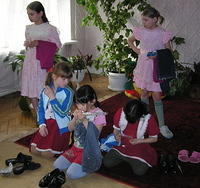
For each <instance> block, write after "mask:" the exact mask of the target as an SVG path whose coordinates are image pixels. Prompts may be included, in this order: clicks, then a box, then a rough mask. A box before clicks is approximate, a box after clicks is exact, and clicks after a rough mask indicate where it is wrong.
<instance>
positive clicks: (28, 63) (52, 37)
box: [21, 23, 61, 98]
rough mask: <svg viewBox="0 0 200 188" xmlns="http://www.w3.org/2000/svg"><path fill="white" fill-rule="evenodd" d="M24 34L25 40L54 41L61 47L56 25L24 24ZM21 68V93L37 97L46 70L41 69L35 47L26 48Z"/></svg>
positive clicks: (42, 85)
mask: <svg viewBox="0 0 200 188" xmlns="http://www.w3.org/2000/svg"><path fill="white" fill-rule="evenodd" d="M25 36H26V40H27V41H29V40H30V41H33V40H41V41H48V42H52V43H55V44H56V46H57V48H60V47H61V42H60V40H59V35H58V32H57V29H56V27H54V26H52V25H51V24H49V23H43V24H39V25H35V24H32V25H28V26H26V31H25ZM25 55H26V57H25V60H24V63H23V69H22V83H21V95H22V96H27V97H29V98H39V94H40V91H41V90H42V89H43V88H44V83H45V79H46V75H47V72H46V70H45V69H41V66H40V61H39V60H38V59H37V58H36V48H35V47H34V48H28V49H27V50H26V54H25Z"/></svg>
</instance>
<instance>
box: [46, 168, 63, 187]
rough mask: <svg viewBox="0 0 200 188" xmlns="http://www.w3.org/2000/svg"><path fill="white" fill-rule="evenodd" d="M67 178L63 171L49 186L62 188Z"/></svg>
mask: <svg viewBox="0 0 200 188" xmlns="http://www.w3.org/2000/svg"><path fill="white" fill-rule="evenodd" d="M65 180H66V177H65V173H64V172H63V171H62V172H60V173H59V174H58V175H57V176H55V177H54V178H53V179H52V180H51V183H50V184H49V185H48V188H60V187H61V186H62V185H63V184H64V183H65Z"/></svg>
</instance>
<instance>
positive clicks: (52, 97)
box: [30, 63, 73, 158]
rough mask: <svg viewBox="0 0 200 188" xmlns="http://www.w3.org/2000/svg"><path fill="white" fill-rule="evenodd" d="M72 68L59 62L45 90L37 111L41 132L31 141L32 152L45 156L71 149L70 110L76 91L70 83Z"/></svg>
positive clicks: (49, 75) (48, 79)
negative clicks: (69, 145) (69, 85)
mask: <svg viewBox="0 0 200 188" xmlns="http://www.w3.org/2000/svg"><path fill="white" fill-rule="evenodd" d="M71 77H72V71H71V69H70V68H69V67H68V65H67V64H66V63H58V64H56V66H55V68H54V70H53V72H52V73H49V74H48V76H47V80H46V87H45V88H44V89H43V90H42V92H41V94H40V99H39V106H38V112H37V121H38V125H39V129H38V131H37V132H36V133H35V135H34V137H33V139H32V141H31V149H30V150H31V152H32V153H34V154H38V155H42V156H45V157H48V158H49V157H53V156H54V155H55V154H61V153H62V152H63V151H65V150H66V149H67V148H68V144H69V140H70V133H69V130H68V127H67V126H68V122H69V121H70V120H71V116H70V115H68V112H69V111H70V109H71V105H72V102H73V91H72V89H71V88H70V87H68V86H67V85H68V84H69V81H70V79H71Z"/></svg>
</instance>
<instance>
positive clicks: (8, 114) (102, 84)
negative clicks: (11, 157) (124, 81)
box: [0, 74, 116, 141]
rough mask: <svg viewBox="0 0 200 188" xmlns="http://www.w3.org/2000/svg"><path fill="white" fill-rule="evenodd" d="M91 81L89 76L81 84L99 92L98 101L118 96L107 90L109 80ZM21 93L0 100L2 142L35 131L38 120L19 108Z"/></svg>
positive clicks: (97, 77)
mask: <svg viewBox="0 0 200 188" xmlns="http://www.w3.org/2000/svg"><path fill="white" fill-rule="evenodd" d="M92 78H93V80H92V81H90V80H89V77H88V75H86V76H85V79H84V80H83V82H82V83H81V85H83V84H90V85H91V86H92V87H93V88H94V89H95V91H96V92H97V96H98V99H100V100H102V99H104V98H105V97H106V96H112V95H114V94H116V92H113V91H111V90H109V89H108V88H107V85H108V79H107V77H106V76H102V75H96V74H93V75H92ZM19 97H20V93H19V92H16V93H13V94H9V95H7V96H3V97H1V98H0V141H2V140H5V139H7V138H10V137H13V136H15V135H19V134H22V135H23V134H26V133H29V132H30V131H31V130H33V131H34V130H35V128H36V127H37V125H36V118H35V117H34V115H33V114H32V113H23V112H22V111H21V110H20V109H19V106H18V100H19Z"/></svg>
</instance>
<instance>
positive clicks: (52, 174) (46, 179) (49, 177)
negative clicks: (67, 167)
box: [39, 168, 60, 187]
mask: <svg viewBox="0 0 200 188" xmlns="http://www.w3.org/2000/svg"><path fill="white" fill-rule="evenodd" d="M59 173H60V170H59V169H58V168H56V169H54V170H52V171H51V172H49V173H48V174H47V175H45V176H44V177H43V178H42V179H41V180H40V182H39V187H47V186H48V185H49V184H50V183H51V181H52V179H53V178H54V177H55V176H58V175H59Z"/></svg>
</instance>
